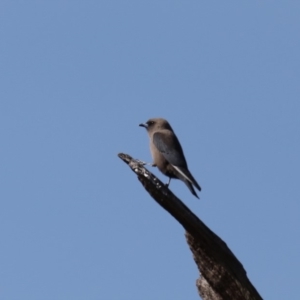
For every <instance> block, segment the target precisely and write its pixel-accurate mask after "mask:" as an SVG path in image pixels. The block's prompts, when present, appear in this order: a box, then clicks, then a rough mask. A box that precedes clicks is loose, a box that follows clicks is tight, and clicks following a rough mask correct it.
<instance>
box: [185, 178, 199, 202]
mask: <svg viewBox="0 0 300 300" xmlns="http://www.w3.org/2000/svg"><path fill="white" fill-rule="evenodd" d="M182 180H183V182H184V183H185V184H186V186H187V187H188V188H189V190H190V191H191V193H192V194H193V195H194V196H195V197H196V198H198V199H200V198H199V197H198V195H197V193H196V192H195V189H194V187H193V185H192V184H191V183H190V182H189V181H188V180H186V179H185V178H184V179H182Z"/></svg>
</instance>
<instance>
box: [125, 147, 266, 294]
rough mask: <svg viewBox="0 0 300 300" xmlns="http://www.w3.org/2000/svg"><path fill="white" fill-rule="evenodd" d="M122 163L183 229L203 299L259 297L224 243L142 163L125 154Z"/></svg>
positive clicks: (197, 284) (243, 270)
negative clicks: (126, 165) (124, 163)
mask: <svg viewBox="0 0 300 300" xmlns="http://www.w3.org/2000/svg"><path fill="white" fill-rule="evenodd" d="M119 157H120V158H121V159H122V160H123V161H124V162H126V163H127V164H128V165H129V166H130V168H131V169H132V171H133V172H135V173H136V174H137V176H138V179H139V180H140V182H141V183H142V184H143V186H144V187H145V189H146V190H147V191H148V193H149V194H150V195H151V196H152V198H153V199H154V200H155V201H156V202H157V203H158V204H159V205H160V206H162V207H163V208H164V209H165V210H167V211H168V212H169V213H170V214H171V215H172V216H173V217H174V218H175V219H176V220H177V221H178V222H179V223H180V224H181V225H182V226H183V227H184V228H185V230H186V234H185V236H186V240H187V243H188V245H189V247H190V249H191V251H192V253H193V257H194V260H195V262H196V264H197V267H198V269H199V272H200V278H199V279H198V280H197V282H196V286H197V288H198V292H199V295H200V296H201V297H202V299H204V300H227V299H228V300H262V298H261V296H260V295H259V294H258V292H257V291H256V289H255V287H254V286H253V285H252V284H251V282H250V281H249V279H248V277H247V274H246V271H245V269H244V268H243V266H242V264H241V263H240V262H239V261H238V259H237V258H236V257H235V255H234V254H233V253H232V252H231V250H230V249H229V248H228V247H227V245H226V243H225V242H224V241H223V240H222V239H221V238H219V237H218V236H217V235H216V234H215V233H214V232H212V231H211V230H210V229H209V228H208V227H207V226H206V225H205V224H204V223H203V222H202V221H201V220H200V219H199V218H198V217H197V216H196V215H194V214H193V213H192V212H191V210H190V209H189V208H188V207H187V206H186V205H185V204H184V203H183V202H182V201H181V200H179V199H178V198H177V197H176V196H175V195H174V194H173V193H172V192H171V191H170V190H169V189H168V188H167V187H166V186H165V185H164V184H163V183H162V182H161V181H160V180H159V179H158V178H157V177H155V176H154V175H153V174H152V173H151V172H149V171H148V170H147V169H146V168H145V167H144V165H143V164H142V163H141V162H140V161H139V160H135V159H133V158H132V157H130V156H129V155H127V154H123V153H120V154H119Z"/></svg>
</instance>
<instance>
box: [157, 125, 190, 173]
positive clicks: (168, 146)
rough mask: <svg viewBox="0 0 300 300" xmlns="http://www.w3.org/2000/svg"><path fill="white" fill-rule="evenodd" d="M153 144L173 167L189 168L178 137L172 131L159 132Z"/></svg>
mask: <svg viewBox="0 0 300 300" xmlns="http://www.w3.org/2000/svg"><path fill="white" fill-rule="evenodd" d="M153 143H154V145H155V147H156V148H157V149H158V150H159V152H161V153H162V155H163V156H164V157H165V159H166V160H167V161H168V162H169V163H170V164H172V165H173V166H178V167H183V168H187V163H186V160H185V157H184V154H183V151H182V148H181V145H180V143H179V141H178V139H177V137H176V135H175V134H174V133H173V132H171V131H169V130H168V131H163V130H162V131H157V132H155V133H154V134H153Z"/></svg>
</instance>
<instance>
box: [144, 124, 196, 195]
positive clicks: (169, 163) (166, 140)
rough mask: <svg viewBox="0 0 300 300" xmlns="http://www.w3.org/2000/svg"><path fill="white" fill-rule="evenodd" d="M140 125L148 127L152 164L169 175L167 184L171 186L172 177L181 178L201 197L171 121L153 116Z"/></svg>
mask: <svg viewBox="0 0 300 300" xmlns="http://www.w3.org/2000/svg"><path fill="white" fill-rule="evenodd" d="M139 126H141V127H145V128H146V130H147V132H148V135H149V138H150V151H151V155H152V158H153V164H152V166H154V167H157V168H158V169H159V170H160V171H161V172H162V173H163V174H164V175H166V176H168V177H169V182H168V183H167V184H166V186H167V187H168V186H169V184H170V182H171V179H172V178H174V179H180V180H182V181H183V182H184V183H185V184H186V186H187V187H188V188H189V190H190V191H191V193H192V194H193V195H194V196H195V197H197V198H198V199H199V197H198V195H197V193H196V191H195V189H194V187H195V188H196V189H198V190H199V191H201V187H200V185H199V184H198V183H197V181H196V180H195V178H194V177H193V175H192V174H191V172H190V171H189V169H188V165H187V162H186V159H185V156H184V153H183V150H182V147H181V145H180V142H179V140H178V138H177V136H176V134H175V132H174V131H173V129H172V127H171V125H170V124H169V122H168V121H167V120H165V119H162V118H152V119H149V120H148V121H147V122H146V123H141V124H139Z"/></svg>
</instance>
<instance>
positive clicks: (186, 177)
mask: <svg viewBox="0 0 300 300" xmlns="http://www.w3.org/2000/svg"><path fill="white" fill-rule="evenodd" d="M173 167H174V168H175V170H176V171H177V172H178V173H179V174H180V175H181V176H180V177H181V179H182V180H183V181H184V182H185V181H188V182H190V183H191V184H193V185H194V186H195V187H196V188H197V189H198V190H199V191H201V187H200V185H199V184H198V182H197V181H196V179H195V178H194V177H193V175H192V174H191V172H190V171H189V170H188V169H186V168H182V167H181V168H180V167H177V166H173Z"/></svg>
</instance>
